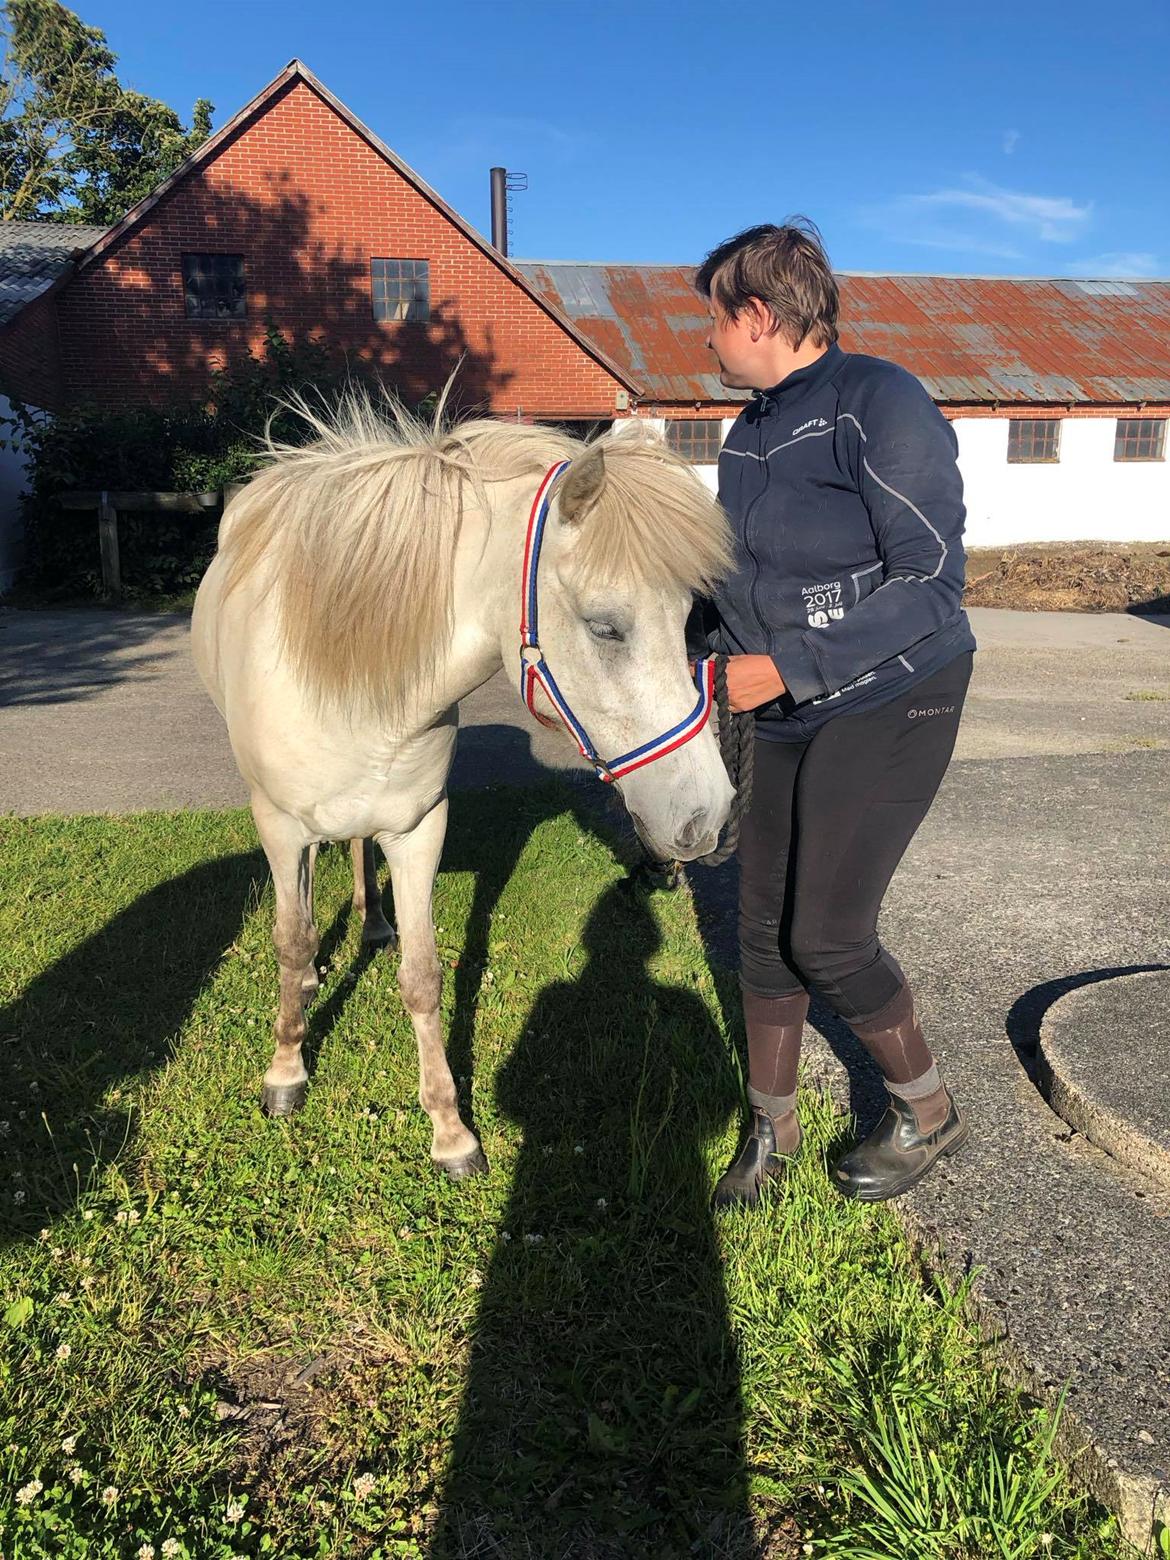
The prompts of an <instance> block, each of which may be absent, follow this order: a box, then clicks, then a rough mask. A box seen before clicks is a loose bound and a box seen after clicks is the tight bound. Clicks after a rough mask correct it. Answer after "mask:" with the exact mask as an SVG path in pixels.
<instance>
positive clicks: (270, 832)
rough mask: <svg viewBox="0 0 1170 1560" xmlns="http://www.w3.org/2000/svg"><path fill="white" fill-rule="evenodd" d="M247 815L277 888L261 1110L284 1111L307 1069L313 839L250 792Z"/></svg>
mask: <svg viewBox="0 0 1170 1560" xmlns="http://www.w3.org/2000/svg"><path fill="white" fill-rule="evenodd" d="M252 815H253V817H254V818H255V820H256V828H257V831H258V833H259V835H260V843H261V844H262V845H263V847H264V854H265V855H266V856H267V857H268V865H269V866H270V867H271V869H272V883H273V887H274V889H275V891H276V922H275V925H274V926H273V929H272V942H273V945H274V947H275V948H276V957H277V961H278V962H279V964H280V1007H279V1009H278V1011H277V1014H276V1023H275V1025H274V1026H273V1038H274V1040H275V1042H276V1045H275V1050H274V1051H273V1055H272V1061H271V1062H270V1063H269V1066H268V1071H267V1072H266V1073H265V1074H264V1084H263V1088H262V1089H261V1092H260V1105H261V1108H262V1109H263V1110H264V1112H265V1114H266V1115H269V1116H288V1115H291V1114H292V1112H293V1111H295V1110H299V1109H300V1107H301V1106H302V1105H303V1104H304V1102H305V1090H306V1087H307V1085H308V1081H309V1075H308V1073H307V1072H306V1070H305V1063H304V1058H303V1057H302V1055H301V1048H302V1046H303V1044H304V1040H305V1002H306V1001H307V1000H308V998H310V997H311V996H312V995H313V993H314V992H315V991H316V975H317V971H316V968H315V963H314V961H315V960H316V957H317V948H318V942H319V939H318V936H317V928H316V927H315V926H314V925H313V866H314V861H315V857H316V849H315V847H314V845H313V844H312V843H311V842H310V841H308V840H306V839H305V835H304V830H303V829H302V827H301V825H300V824H298V823H297V822H296V821H295V819H292V818H290V817H288V816H287V815H286V814H284V813H281V812H278V811H277V810H276V809H275V808H273V807H270V806H269V805H268V804H267V803H264V802H261V801H259V800H258V799H257V798H255V797H254V798H253V801H252Z"/></svg>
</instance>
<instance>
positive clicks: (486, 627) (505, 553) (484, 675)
mask: <svg viewBox="0 0 1170 1560" xmlns="http://www.w3.org/2000/svg"><path fill="white" fill-rule="evenodd" d="M539 484H540V474H537V475H536V476H532V477H525V478H523V479H521V480H519V481H515V482H495V483H492V484H491V485H490V486H489V487H488V496H489V500H490V503H491V512H490V513H489V514H487V515H485V514H483V512H482V511H481V510H479V509H478V508H474V509H472V508H469V510H468V511H467V513H466V514H465V516H464V521H463V528H462V531H461V533H460V537H459V546H458V549H457V551H456V556H455V592H454V633H453V636H452V641H451V652H450V656H449V658H448V665H447V676H446V677H445V679H444V682H445V684H446V689H445V691H447V692H449V694H450V702H451V703H457V702H458V701H459V700H460V699H463V698H466V696H467V695H468V694H469V693H472V692H474V690H475V689H476V688H479V687H482V686H483V684H484V683H485V682H487V681H489V679H490V678H492V677H493V676H494V675H495V673H496V672H498V671H499V670H500V668H501V667H504V668H505V669H506V670H507V671H508V673H509V679H510V680H512V681H516V680H517V677H518V673H517V674H516V676H513V672H514V670H515V668H514V666H513V663H514V662H515V663H516V665H517V666H518V665H519V653H520V597H521V576H522V574H523V570H524V537H525V531H526V528H527V524H528V513H529V509H530V508H531V504H532V499H533V495H534V494H535V492H536V490H537V487H538V486H539Z"/></svg>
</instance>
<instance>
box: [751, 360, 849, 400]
mask: <svg viewBox="0 0 1170 1560" xmlns="http://www.w3.org/2000/svg"><path fill="white" fill-rule="evenodd" d="M844 361H845V354H844V352H842V351H841V348H840V347H839V346H838V345H837V343H836V342H833V344H832V346H830V347H827V348H826V349H825V351H824V352H822V353H821V355H820V357H819V358H817V359H815V361H814V362H812V363H809V364H807V365H806V366H805V367H804V368H796V369H793V371H792V373H791V374H788V375H787V376H786V377H785V378H784V379H782V380H781V381H780V382H779V384H775V385H772V386H771V387H770V388H769V389H767V390H757V391H755V392H754V397H755V405H754V407H753V411H754V413H755V415H756V417H757V418H762V417H766V416H769V415H770V414H772V413H773V412H774V411H776V410H778V409H779V408H780V407H782V406H791V405H792V403H793V402H794V401H799V400H802V399H803V398H804V397H805V396H806V395H808V394H810V393H811V392H812V391H813V390H819V389H820V387H821V385H823V384H826V383H827V382H828V381H829V380H830V379H832V377H833V375H834V374H835V373H836V372H837V370H838V369H839V368H840V367H841V364H842V363H844Z"/></svg>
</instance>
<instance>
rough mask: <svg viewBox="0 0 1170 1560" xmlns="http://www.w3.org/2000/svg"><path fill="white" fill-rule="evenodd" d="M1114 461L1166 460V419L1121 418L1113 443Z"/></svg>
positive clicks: (1118, 420) (1118, 421)
mask: <svg viewBox="0 0 1170 1560" xmlns="http://www.w3.org/2000/svg"><path fill="white" fill-rule="evenodd" d="M1113 459H1114V460H1165V459H1166V419H1165V418H1164V417H1119V418H1118V419H1117V437H1116V439H1115V440H1114V441H1113Z"/></svg>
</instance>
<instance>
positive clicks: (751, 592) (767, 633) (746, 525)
mask: <svg viewBox="0 0 1170 1560" xmlns="http://www.w3.org/2000/svg"><path fill="white" fill-rule="evenodd" d="M766 404H767V403H766ZM761 411H762V409H761ZM757 452H758V453H759V455H760V458H761V461H762V464H763V467H764V485H763V487H762V488H761V489H760V491H759V492H758V493H757V494H756V496H755V498H753V499H752V501H751V503H750V504H749V505H748V507H747V511H746V513H745V514H744V517H743V545H744V548H745V549H746V551H747V555H748V557H749V558H750V559H751V560H752V580H751V585H750V586H749V587H748V600H749V601H750V602H751V604H752V612H753V613H754V614H755V619H756V624H757V625H758V627H759V630H760V633H761V634H762V635H763V637H764V643H765V645H766V646H767V654H768V655H771V654H772V651H773V649H774V648H775V640H774V638H773V635H772V630H771V629H770V628H769V627H768V625H767V624H766V623H765V622H764V618H763V614H762V613H761V612H760V599H759V595H758V593H757V591H758V586H759V583H760V560H759V558H758V557H757V556H756V553H755V549H754V548H753V547H752V544H751V522H752V515H753V514H754V513H755V509H756V505H757V504H758V503H759V502H760V500H761V499H762V498H763V497H764V495H765V494H766V493H767V491H768V486H769V483H770V482H771V480H772V468H771V466H770V465H769V464H768V461H767V459H766V458H765V457H764V418H763V416H762V415H761V417H760V431H759V438H758V440H757Z"/></svg>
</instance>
